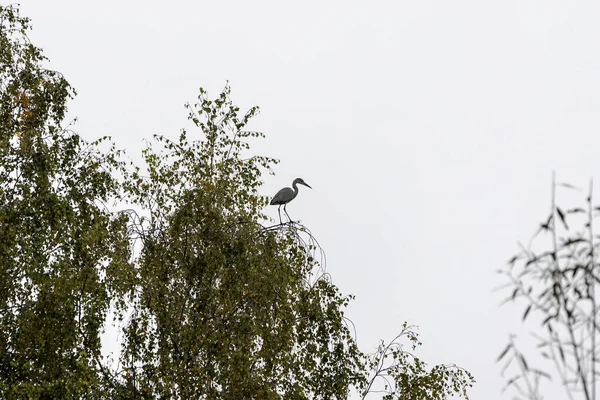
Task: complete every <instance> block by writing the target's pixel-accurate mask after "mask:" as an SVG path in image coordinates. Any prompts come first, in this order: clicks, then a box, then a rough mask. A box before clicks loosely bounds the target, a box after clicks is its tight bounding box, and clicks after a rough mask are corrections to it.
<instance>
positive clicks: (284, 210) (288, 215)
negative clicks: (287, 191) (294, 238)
mask: <svg viewBox="0 0 600 400" xmlns="http://www.w3.org/2000/svg"><path fill="white" fill-rule="evenodd" d="M285 206H287V204H284V205H283V212H284V213H285V215H287V217H288V220H289V221H290V222H294V221H292V219H291V218H290V214H288V213H287V210H286V209H285Z"/></svg>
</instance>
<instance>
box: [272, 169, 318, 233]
mask: <svg viewBox="0 0 600 400" xmlns="http://www.w3.org/2000/svg"><path fill="white" fill-rule="evenodd" d="M298 184H300V185H304V186H306V187H308V188H310V189H312V188H311V187H310V186H308V184H307V183H306V182H304V180H303V179H302V178H296V179H294V182H292V187H293V188H294V189H292V188H289V187H284V188H283V189H281V190H280V191H279V192H277V194H275V196H273V200H271V205H272V206H276V205H279V208H277V213H278V214H279V223H280V224H283V222H281V206H283V212H284V213H285V215H287V217H288V219H289V220H290V222H291V221H292V219H291V218H290V215H289V214H288V213H287V210H286V209H285V206H287V203H289V202H290V201H292V200H294V199H295V198H296V196H298Z"/></svg>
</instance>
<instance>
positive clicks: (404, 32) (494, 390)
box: [21, 0, 600, 400]
mask: <svg viewBox="0 0 600 400" xmlns="http://www.w3.org/2000/svg"><path fill="white" fill-rule="evenodd" d="M21 4H22V8H21V9H22V12H23V14H24V15H27V16H29V17H31V18H32V19H33V23H34V32H33V33H32V34H31V35H30V36H31V38H32V40H33V41H34V43H36V44H38V45H39V46H41V47H43V48H44V49H45V52H46V55H48V56H49V57H50V58H51V61H52V64H51V65H52V67H53V68H54V69H57V70H59V71H61V72H63V73H64V74H65V75H66V77H67V79H68V80H69V81H70V82H71V83H72V84H73V85H74V86H75V87H76V89H77V90H78V92H79V95H78V97H77V98H76V99H75V100H74V101H73V102H72V104H71V107H70V110H71V114H72V116H77V117H78V118H79V123H78V125H77V127H76V130H77V132H79V133H80V134H82V135H83V136H84V137H86V138H89V139H92V138H96V137H98V136H101V135H107V134H108V135H112V136H113V138H114V139H115V140H116V141H117V143H118V145H119V146H120V147H122V148H125V149H127V150H128V152H129V154H131V155H134V154H135V155H137V154H139V149H140V148H141V146H142V138H150V137H151V135H152V134H154V133H161V134H167V135H176V134H178V132H179V129H180V128H181V127H183V126H184V125H186V115H187V114H186V111H185V110H184V108H183V104H184V103H185V102H187V101H193V100H194V99H195V97H196V95H197V93H198V87H200V86H202V87H205V88H206V89H208V90H209V94H211V95H212V96H216V95H217V94H218V93H219V91H220V90H221V89H222V87H223V86H224V84H225V82H226V80H229V81H230V83H231V86H232V96H233V99H234V101H235V102H237V104H239V105H240V106H241V107H242V108H247V107H250V106H252V105H259V106H260V107H261V110H262V111H261V114H260V116H259V117H258V118H256V120H255V122H254V125H253V128H255V129H257V130H261V131H263V132H265V133H266V134H267V139H266V140H264V141H262V142H260V143H258V144H257V146H256V147H255V149H256V151H257V152H260V153H262V154H265V155H269V156H273V157H275V158H278V159H280V160H281V164H279V165H278V167H277V170H276V172H277V175H276V176H275V177H272V176H266V177H265V179H266V185H265V187H264V190H265V194H274V193H275V192H276V191H277V190H278V189H279V188H280V187H283V186H288V185H290V183H291V181H292V180H293V179H294V178H296V177H302V178H304V180H305V181H306V182H307V183H309V184H310V185H311V186H312V187H313V190H312V191H311V190H308V189H306V188H301V190H300V195H299V196H298V198H297V199H296V200H295V201H294V202H293V203H292V204H290V208H289V209H288V211H289V213H290V214H291V215H292V217H293V218H295V219H300V220H302V222H303V223H304V224H305V225H307V226H308V227H310V228H311V230H312V231H313V233H314V234H315V235H316V237H317V238H318V239H319V241H320V243H321V244H322V246H323V247H324V248H325V251H326V252H327V256H328V270H329V272H330V273H331V274H332V275H333V279H334V281H335V283H336V284H338V285H339V287H340V288H341V289H342V291H343V292H345V293H353V294H355V295H356V300H355V301H354V303H352V305H351V308H350V310H349V316H350V317H351V318H352V319H353V320H354V321H355V323H356V325H357V327H358V341H359V345H360V347H361V348H362V349H363V350H365V351H367V350H371V349H374V348H375V346H376V344H377V340H378V339H379V338H385V339H390V338H391V337H393V336H394V334H395V333H396V332H398V331H399V329H400V325H401V324H402V322H403V321H405V320H407V321H409V323H413V324H417V325H419V326H420V332H421V334H422V340H423V342H424V346H423V347H422V348H421V350H420V351H419V354H420V355H421V356H422V357H423V359H424V360H425V361H428V362H429V363H431V364H435V363H447V362H453V363H456V364H458V365H461V366H463V367H465V368H467V369H468V370H469V371H471V372H472V373H473V374H474V375H475V377H476V379H477V385H476V387H475V388H474V389H473V390H472V392H471V393H472V398H473V399H475V400H478V399H486V400H495V399H501V398H503V399H507V398H510V397H511V396H509V395H508V394H505V395H504V396H501V394H500V390H501V387H502V386H503V381H502V379H501V377H500V376H499V366H498V365H496V364H495V358H496V356H497V355H498V353H499V352H500V351H501V350H502V348H503V347H504V345H505V343H506V340H507V338H508V334H509V333H510V332H511V331H513V332H517V331H519V323H518V321H519V319H520V315H517V314H516V311H515V310H516V309H514V308H512V309H511V308H503V309H499V308H498V303H499V301H500V299H501V296H500V295H498V294H493V293H492V292H491V291H492V289H493V288H494V287H495V286H497V285H498V284H500V283H501V279H500V276H498V275H497V274H496V273H495V271H496V270H497V269H498V268H500V267H502V266H503V265H504V263H505V262H506V260H507V259H508V258H509V257H510V256H511V255H512V254H513V253H514V252H515V251H516V250H517V246H516V242H517V240H526V239H527V238H528V237H529V235H530V234H531V233H532V232H533V231H534V230H535V228H536V226H537V225H536V224H537V223H538V221H539V220H541V219H543V218H544V216H545V215H546V214H547V212H548V210H549V207H550V203H549V201H550V183H551V174H552V170H553V169H555V170H556V171H557V176H558V179H559V180H562V181H568V182H571V183H573V184H577V185H586V184H587V180H588V179H589V177H590V176H593V175H595V176H596V177H599V175H600V174H598V172H600V171H599V169H600V168H599V167H600V163H599V160H598V150H599V149H600V135H598V134H597V132H598V128H599V126H600V113H599V112H598V110H599V106H600V98H599V93H600V40H599V39H600V24H599V23H598V21H600V3H598V2H597V1H576V0H569V1H553V0H544V1H541V0H540V1H527V0H518V1H516V0H515V1H511V0H505V1H495V2H491V1H481V0H472V1H465V0H454V1H445V0H438V1H427V0H420V1H387V2H384V1H361V2H355V1H348V0H346V1H307V0H305V1H302V2H278V1H271V2H264V1H210V2H208V1H181V0H172V1H168V2H167V1H160V2H158V1H149V0H146V1H125V0H121V1H117V0H103V1H97V2H85V1H75V0H69V1H67V0H53V1H47V0H21ZM304 189H306V190H304ZM582 200H583V197H582ZM571 205H572V204H571ZM270 213H271V215H273V216H276V215H277V211H276V209H275V208H273V209H271V210H270ZM555 396H558V397H547V399H550V398H556V399H561V398H563V396H564V395H563V393H562V392H561V393H560V394H559V395H557V394H555Z"/></svg>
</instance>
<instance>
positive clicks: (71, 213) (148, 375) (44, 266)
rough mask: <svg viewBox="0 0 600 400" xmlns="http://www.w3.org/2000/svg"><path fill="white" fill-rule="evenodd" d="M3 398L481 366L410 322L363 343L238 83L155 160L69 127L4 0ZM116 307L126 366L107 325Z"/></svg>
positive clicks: (166, 394) (388, 377)
mask: <svg viewBox="0 0 600 400" xmlns="http://www.w3.org/2000/svg"><path fill="white" fill-rule="evenodd" d="M0 28H1V31H0V114H1V115H0V397H2V398H9V399H11V398H15V399H17V398H99V399H100V398H107V399H113V398H124V399H125V398H148V399H154V398H164V399H170V398H181V399H188V398H200V399H202V398H206V399H216V398H219V399H240V398H260V399H281V398H285V399H346V398H348V396H349V393H350V391H351V390H353V389H354V390H357V391H358V392H359V393H361V395H362V396H363V398H364V397H366V396H368V395H369V394H372V393H373V392H374V389H375V388H376V387H378V386H377V382H379V380H382V382H383V383H382V384H383V386H385V387H383V388H382V390H385V391H386V392H387V393H388V395H387V396H388V397H386V398H390V399H392V398H397V399H399V398H402V399H442V398H446V397H447V396H448V395H450V394H454V393H457V394H461V395H464V396H465V397H466V389H467V388H468V387H470V386H471V385H472V383H473V378H472V376H471V375H470V374H469V373H468V372H466V371H464V370H463V369H461V368H459V367H456V366H453V365H450V366H444V365H440V366H436V367H434V368H433V369H427V368H426V365H425V363H423V362H422V361H420V360H419V359H418V358H416V357H415V356H413V355H411V354H410V353H408V352H406V351H405V350H404V349H403V347H402V344H401V343H400V341H399V340H400V339H402V338H404V337H406V338H408V339H409V343H411V344H412V345H413V349H414V348H415V347H416V346H417V345H418V344H420V343H419V342H418V339H417V335H416V333H415V332H414V330H413V329H411V328H410V327H408V326H407V325H406V324H404V326H403V331H402V333H401V334H400V335H399V336H398V337H397V338H396V339H394V340H393V341H392V342H391V343H389V344H388V345H384V344H382V345H381V347H379V349H378V350H377V351H376V352H375V353H374V354H373V355H370V356H369V355H367V354H364V353H363V352H361V351H360V350H359V349H358V347H357V345H356V341H355V340H354V332H353V328H351V327H352V325H351V324H350V323H349V321H348V320H347V318H346V317H345V316H344V308H345V307H346V306H347V305H348V303H349V301H350V300H351V296H346V295H343V294H342V293H341V292H340V290H339V289H338V288H337V287H336V286H335V285H334V284H333V282H332V278H331V276H330V275H329V274H328V273H327V272H326V271H325V263H324V258H323V257H322V249H321V248H320V246H319V245H318V243H317V241H316V240H315V238H314V237H313V236H312V235H311V234H310V231H309V230H308V229H307V228H306V227H304V226H302V225H300V224H297V223H288V224H279V225H273V226H266V224H267V221H268V218H267V217H266V216H265V215H264V214H263V211H262V210H263V209H264V207H265V206H266V205H267V204H268V200H267V198H266V197H265V196H263V195H261V194H260V191H259V189H260V187H261V185H262V175H263V173H265V172H271V171H272V170H271V169H272V167H273V166H274V165H275V164H276V163H277V161H276V160H275V159H272V158H268V157H263V156H257V155H254V154H252V152H251V147H250V146H251V141H252V140H255V139H257V138H262V137H264V135H263V134H262V133H259V132H254V131H251V130H248V129H247V125H248V123H249V121H250V120H251V118H252V117H253V116H254V115H256V113H257V112H258V108H251V109H250V110H249V111H247V112H241V111H240V109H239V108H238V107H237V106H235V105H234V103H233V102H232V100H231V99H230V89H229V87H228V86H226V87H225V89H224V90H223V91H222V93H220V95H219V96H217V98H215V99H210V98H209V97H208V95H207V93H206V92H205V91H204V90H202V89H201V90H200V95H199V97H198V101H197V102H196V103H194V104H189V105H188V106H187V108H188V110H189V119H190V121H191V122H192V123H193V125H194V126H195V129H197V130H198V131H199V132H201V134H202V135H203V136H202V138H201V139H200V140H195V141H191V140H190V139H189V138H188V134H187V132H186V131H182V132H181V134H180V135H179V137H178V138H176V139H170V138H168V137H166V136H155V137H154V140H153V141H150V142H148V145H147V146H146V147H145V148H144V149H143V151H142V156H143V160H144V163H143V165H141V166H138V165H133V163H131V162H125V161H124V157H123V152H121V151H119V150H117V149H116V147H115V145H114V144H113V143H112V142H111V139H110V138H106V137H105V138H101V139H99V140H97V141H94V142H87V141H85V140H83V139H82V138H81V136H79V135H78V134H77V133H75V132H74V131H72V130H71V129H70V126H69V125H67V126H66V127H65V126H64V119H65V113H66V110H67V103H68V101H69V99H70V98H71V97H72V96H74V94H75V92H74V90H73V89H72V88H71V86H70V85H69V84H68V82H67V81H66V79H65V78H64V77H63V76H62V75H61V74H60V73H58V72H55V71H51V70H49V69H47V68H45V67H44V65H45V63H46V62H47V60H46V59H45V57H44V56H43V55H42V52H41V50H40V49H39V48H37V47H35V46H34V45H33V44H32V43H30V41H29V39H28V38H27V35H26V32H27V30H28V29H29V20H28V19H27V18H23V17H21V16H20V15H19V12H18V9H17V8H15V7H14V6H6V7H5V6H0ZM112 314H114V315H115V316H116V318H117V323H118V325H119V329H120V330H121V333H122V339H123V340H122V342H121V346H122V347H121V351H120V354H119V359H118V360H117V363H116V364H117V366H116V367H115V366H114V365H112V364H110V363H109V362H108V360H107V359H106V358H105V357H103V355H102V341H101V338H102V334H103V332H104V330H105V329H106V327H107V326H108V325H110V324H111V323H112V320H111V317H110V315H112Z"/></svg>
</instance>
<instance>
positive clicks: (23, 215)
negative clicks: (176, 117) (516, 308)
mask: <svg viewBox="0 0 600 400" xmlns="http://www.w3.org/2000/svg"><path fill="white" fill-rule="evenodd" d="M28 27H29V21H28V20H27V19H26V18H22V17H20V16H19V15H18V12H17V10H16V9H15V8H14V7H12V6H8V7H4V6H2V7H0V28H1V29H0V397H2V398H12V397H18V398H43V397H45V398H67V397H69V398H70V397H73V396H75V397H77V396H79V395H80V394H81V393H88V394H93V393H101V392H102V387H103V385H104V384H106V382H105V381H104V380H103V375H102V373H101V372H100V371H99V364H98V362H97V360H98V359H99V357H100V333H101V330H102V328H103V325H104V320H105V315H106V312H107V310H108V308H109V299H110V297H111V294H110V291H111V284H110V282H109V281H108V279H107V276H109V275H110V274H108V273H107V270H108V269H110V268H114V267H115V266H116V265H119V264H123V263H126V262H127V259H128V256H127V252H128V248H129V243H128V240H127V236H126V230H125V228H126V225H125V221H124V220H123V219H122V218H115V217H114V216H113V215H112V214H111V213H110V212H109V211H108V210H107V209H106V207H105V206H104V204H103V203H104V202H106V201H108V200H109V199H110V198H112V197H114V196H115V195H116V194H117V191H116V189H117V184H116V182H115V181H114V180H113V178H112V177H111V173H110V169H111V168H112V167H114V166H116V165H117V162H116V156H117V154H116V152H114V151H112V150H111V151H109V152H104V153H100V152H98V151H95V148H96V147H97V146H98V145H99V143H100V141H98V142H95V143H86V142H85V141H83V140H82V139H81V138H80V137H79V136H78V135H76V134H72V133H70V132H69V131H67V130H65V129H63V128H62V127H61V126H60V123H61V121H62V120H63V118H64V115H65V112H66V102H67V100H68V99H69V98H70V97H71V95H72V94H73V91H72V89H71V87H70V86H69V84H68V83H67V81H66V80H65V79H64V78H63V77H62V75H60V74H59V73H57V72H53V71H49V70H47V69H45V68H43V67H42V64H43V62H44V61H45V58H44V57H43V55H42V54H41V52H40V50H39V49H37V48H36V47H35V46H33V45H32V44H31V43H29V41H28V40H27V37H26V36H25V31H26V30H27V29H28Z"/></svg>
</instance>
